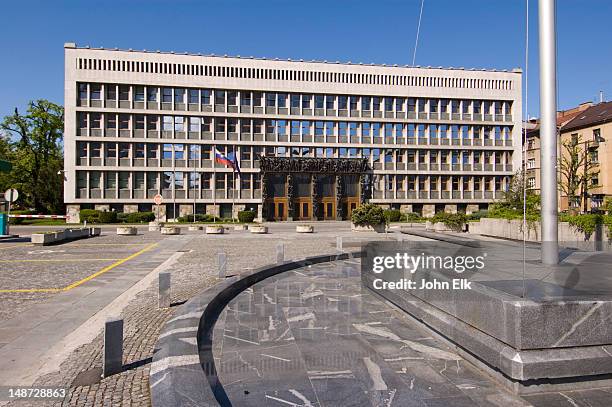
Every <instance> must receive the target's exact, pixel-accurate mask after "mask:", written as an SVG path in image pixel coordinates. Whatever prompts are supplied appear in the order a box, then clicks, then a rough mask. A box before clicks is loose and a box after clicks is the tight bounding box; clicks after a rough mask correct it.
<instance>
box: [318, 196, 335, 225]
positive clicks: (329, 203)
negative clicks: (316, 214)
mask: <svg viewBox="0 0 612 407" xmlns="http://www.w3.org/2000/svg"><path fill="white" fill-rule="evenodd" d="M321 205H322V206H323V219H325V220H335V219H336V200H335V199H326V198H323V200H322V201H321Z"/></svg>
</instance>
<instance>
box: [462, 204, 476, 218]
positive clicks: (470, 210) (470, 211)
mask: <svg viewBox="0 0 612 407" xmlns="http://www.w3.org/2000/svg"><path fill="white" fill-rule="evenodd" d="M474 212H478V205H475V204H468V205H467V207H466V208H465V213H466V215H471V214H473V213H474Z"/></svg>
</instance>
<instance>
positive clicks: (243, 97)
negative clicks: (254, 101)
mask: <svg viewBox="0 0 612 407" xmlns="http://www.w3.org/2000/svg"><path fill="white" fill-rule="evenodd" d="M240 105H241V106H251V92H241V93H240Z"/></svg>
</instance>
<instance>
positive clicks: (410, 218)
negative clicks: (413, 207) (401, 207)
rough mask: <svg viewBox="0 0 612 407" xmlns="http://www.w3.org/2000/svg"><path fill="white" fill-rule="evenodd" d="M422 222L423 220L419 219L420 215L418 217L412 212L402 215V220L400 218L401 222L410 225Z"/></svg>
mask: <svg viewBox="0 0 612 407" xmlns="http://www.w3.org/2000/svg"><path fill="white" fill-rule="evenodd" d="M423 220H424V219H423V218H422V217H421V215H419V214H418V213H414V212H408V213H404V214H402V218H401V221H402V222H410V223H419V222H423Z"/></svg>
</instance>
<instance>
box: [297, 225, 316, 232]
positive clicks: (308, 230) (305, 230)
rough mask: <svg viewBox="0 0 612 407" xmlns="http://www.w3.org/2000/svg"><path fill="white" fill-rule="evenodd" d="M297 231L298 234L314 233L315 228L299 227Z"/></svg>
mask: <svg viewBox="0 0 612 407" xmlns="http://www.w3.org/2000/svg"><path fill="white" fill-rule="evenodd" d="M295 231H296V232H298V233H312V232H314V226H312V225H297V226H296V227H295Z"/></svg>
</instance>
